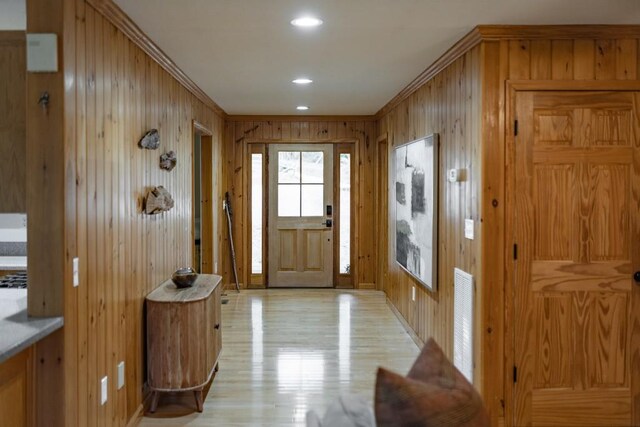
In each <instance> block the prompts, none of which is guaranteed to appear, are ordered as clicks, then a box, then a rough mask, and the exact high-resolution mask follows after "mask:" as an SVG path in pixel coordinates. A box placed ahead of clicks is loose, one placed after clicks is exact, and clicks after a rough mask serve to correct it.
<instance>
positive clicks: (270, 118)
mask: <svg viewBox="0 0 640 427" xmlns="http://www.w3.org/2000/svg"><path fill="white" fill-rule="evenodd" d="M374 120H376V117H375V116H337V115H334V116H317V115H316V116H311V115H310V116H305V115H302V114H301V115H235V116H234V115H228V116H227V121H229V122H368V121H374Z"/></svg>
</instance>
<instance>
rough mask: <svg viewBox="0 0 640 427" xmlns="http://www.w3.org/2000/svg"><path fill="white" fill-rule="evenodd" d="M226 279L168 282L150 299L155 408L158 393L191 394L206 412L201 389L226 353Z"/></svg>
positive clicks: (150, 379) (149, 355) (149, 367)
mask: <svg viewBox="0 0 640 427" xmlns="http://www.w3.org/2000/svg"><path fill="white" fill-rule="evenodd" d="M221 280H222V278H221V277H220V276H216V275H212V274H201V275H199V276H198V278H197V280H196V282H195V283H194V284H193V286H192V287H190V288H186V289H178V288H177V287H176V285H175V284H174V283H173V282H172V281H171V280H167V281H166V282H164V283H163V284H162V285H160V286H159V287H158V288H157V289H155V290H154V291H153V292H151V293H150V294H149V295H148V296H147V373H148V382H149V388H150V389H151V393H152V396H151V407H150V408H149V410H150V411H151V412H155V410H156V408H157V406H158V398H159V393H160V392H174V391H193V393H194V396H195V399H196V407H197V409H198V412H202V406H203V396H202V390H203V389H204V387H205V386H206V385H207V384H208V383H209V381H211V378H212V376H213V373H214V371H217V370H218V356H219V355H220V351H221V350H222V330H221V327H220V320H221V316H220V309H221V306H220V295H221V292H222V285H221V284H220V282H221Z"/></svg>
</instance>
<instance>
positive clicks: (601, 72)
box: [596, 40, 616, 80]
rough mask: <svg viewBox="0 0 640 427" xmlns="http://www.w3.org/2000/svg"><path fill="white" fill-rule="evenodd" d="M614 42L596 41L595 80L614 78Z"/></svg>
mask: <svg viewBox="0 0 640 427" xmlns="http://www.w3.org/2000/svg"><path fill="white" fill-rule="evenodd" d="M615 54H616V43H615V40H596V80H613V79H614V78H615V77H616V59H615Z"/></svg>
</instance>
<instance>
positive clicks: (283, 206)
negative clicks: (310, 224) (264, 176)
mask: <svg viewBox="0 0 640 427" xmlns="http://www.w3.org/2000/svg"><path fill="white" fill-rule="evenodd" d="M278 216H300V184H278Z"/></svg>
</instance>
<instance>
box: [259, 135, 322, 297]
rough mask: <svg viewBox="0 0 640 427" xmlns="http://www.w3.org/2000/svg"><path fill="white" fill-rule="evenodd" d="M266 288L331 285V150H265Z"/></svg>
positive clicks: (310, 146)
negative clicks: (267, 265) (267, 158)
mask: <svg viewBox="0 0 640 427" xmlns="http://www.w3.org/2000/svg"><path fill="white" fill-rule="evenodd" d="M268 167H269V226H268V229H269V233H268V240H269V254H268V256H269V263H268V264H269V277H268V286H269V287H333V243H332V236H333V231H332V225H327V221H333V212H330V213H331V215H328V213H329V211H328V210H327V207H328V206H331V208H330V209H331V210H333V147H332V145H330V144H322V145H320V144H295V145H292V144H288V145H271V146H270V147H269V166H268Z"/></svg>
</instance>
